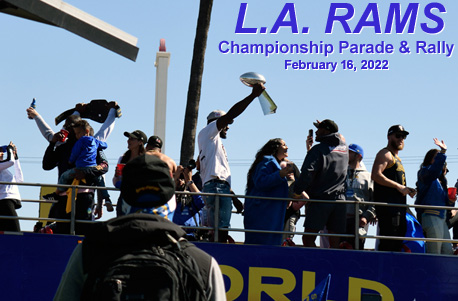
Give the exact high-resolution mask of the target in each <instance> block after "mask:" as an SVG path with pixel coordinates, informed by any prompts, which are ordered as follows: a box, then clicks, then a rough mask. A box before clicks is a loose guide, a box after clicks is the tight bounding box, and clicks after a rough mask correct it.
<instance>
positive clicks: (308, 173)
mask: <svg viewBox="0 0 458 301" xmlns="http://www.w3.org/2000/svg"><path fill="white" fill-rule="evenodd" d="M263 90H264V87H263V85H262V84H257V85H254V86H253V89H252V92H251V93H250V94H249V95H248V96H247V97H246V98H244V99H243V100H241V101H239V102H238V103H236V104H235V105H233V106H232V107H231V108H230V109H229V111H228V112H227V113H226V112H224V111H221V110H215V111H212V112H211V113H210V114H209V115H208V116H207V125H206V126H205V127H204V128H203V129H201V130H200V132H199V134H198V139H197V140H198V148H199V154H198V158H197V160H196V161H193V162H191V163H190V164H188V166H181V165H178V166H177V164H176V163H175V162H174V160H172V159H171V158H170V157H168V156H167V155H165V154H163V153H162V145H163V142H162V139H161V138H160V137H158V136H151V137H149V138H148V137H147V135H146V134H145V133H144V132H143V131H141V130H135V131H132V132H125V133H124V136H125V137H126V138H127V139H128V140H127V151H126V152H125V153H124V154H122V155H121V156H120V157H119V160H118V162H117V165H116V169H115V173H114V176H113V179H112V183H113V185H114V186H115V187H116V188H121V187H122V185H125V183H124V182H123V168H124V166H125V165H126V164H127V163H129V162H131V161H132V160H134V159H136V158H138V157H140V156H143V155H147V156H148V155H149V156H155V157H157V158H159V159H160V160H162V161H163V162H165V163H166V164H167V166H168V170H169V173H170V176H171V177H172V178H173V179H174V182H175V191H177V192H179V193H176V194H174V195H173V196H172V197H170V199H169V200H168V201H167V202H166V203H165V204H161V205H157V204H156V203H157V202H156V201H155V200H152V199H151V198H147V199H145V200H140V201H139V202H136V203H135V204H131V203H129V202H126V200H125V199H126V197H125V195H124V194H123V193H121V194H120V195H119V198H118V201H117V204H116V215H117V216H118V217H119V216H123V215H127V214H132V213H150V214H154V215H158V216H161V217H164V218H166V219H169V220H171V221H173V222H175V223H176V224H178V225H182V226H186V227H194V228H196V227H199V226H208V227H215V225H216V222H217V223H218V228H219V231H218V232H217V233H215V232H214V231H200V230H196V229H188V230H186V231H187V234H188V238H189V239H191V240H202V239H205V240H209V241H219V242H231V241H232V238H231V237H230V235H229V228H230V222H231V216H232V208H233V206H235V207H236V209H237V213H242V212H243V215H244V221H243V223H244V227H245V229H247V230H250V231H247V232H246V233H245V244H263V245H277V246H280V245H288V246H291V245H295V244H294V242H293V241H292V238H293V235H294V234H292V232H295V227H296V224H297V222H298V220H299V219H300V218H301V217H303V216H304V215H305V219H304V232H306V233H308V234H305V235H303V236H302V242H303V245H304V246H306V247H316V244H315V241H316V238H317V235H318V233H329V234H347V236H345V235H340V236H333V235H329V236H326V237H323V236H322V237H321V241H322V243H321V244H320V246H321V247H323V246H326V245H328V246H329V247H331V248H346V249H360V250H363V249H364V243H365V240H364V239H363V238H360V239H359V240H356V239H355V237H354V234H355V233H356V232H357V233H359V234H360V235H362V236H364V235H365V234H366V233H367V231H368V227H369V225H370V224H372V225H377V226H378V234H379V235H380V236H384V237H391V236H397V237H406V236H409V227H411V225H410V223H409V222H408V215H409V214H412V212H410V210H408V209H406V207H402V206H400V207H396V206H385V205H373V204H365V202H376V203H389V204H395V205H405V204H406V197H407V195H409V196H410V197H412V198H414V197H415V196H416V201H415V204H416V205H433V206H451V207H453V206H454V203H455V201H456V189H455V190H454V192H453V189H452V190H450V189H449V188H448V186H447V179H446V173H447V171H448V170H447V166H446V154H445V153H446V150H447V146H446V144H445V143H444V142H443V141H439V140H438V139H434V143H435V145H436V146H437V147H438V148H439V149H431V150H430V151H428V153H427V154H426V156H425V158H424V161H423V163H422V164H421V167H420V170H419V171H418V181H417V184H416V187H415V188H412V187H407V186H406V176H405V172H404V168H403V166H402V162H401V159H400V157H399V152H400V151H402V149H403V148H404V143H405V139H406V138H407V135H408V134H409V132H407V131H406V130H405V129H404V128H403V126H401V125H393V126H392V127H390V128H389V129H388V132H387V140H388V141H387V146H386V147H385V148H383V149H382V150H380V151H379V152H378V154H377V156H376V158H375V161H374V163H373V166H372V171H371V172H369V171H367V169H366V167H365V166H364V164H363V163H362V159H363V158H364V150H363V147H362V146H361V145H358V144H354V143H353V144H347V142H346V141H345V138H344V136H343V135H342V134H340V133H339V128H338V125H337V124H336V123H335V122H334V121H333V120H330V119H326V120H323V121H321V122H320V121H317V122H314V123H313V125H314V126H315V128H316V131H315V133H313V131H312V130H311V131H310V132H309V135H308V137H307V143H306V145H307V149H306V150H307V153H306V156H305V159H304V162H303V164H302V167H301V168H300V169H299V168H298V167H297V166H296V165H295V164H294V163H293V162H290V161H288V147H287V145H286V142H285V141H284V140H283V139H281V138H274V139H270V140H269V141H268V142H267V143H266V144H265V145H264V146H262V147H261V148H260V149H259V151H258V152H257V153H256V155H255V160H254V162H253V163H252V165H251V166H250V168H249V171H248V174H247V182H246V190H245V195H246V196H247V198H246V199H245V202H244V204H243V203H242V202H240V200H239V199H238V198H236V197H231V196H228V195H231V194H234V192H233V191H232V189H231V171H230V167H229V161H228V158H227V154H226V151H225V148H224V146H223V142H222V141H223V139H226V138H227V132H228V129H229V125H230V124H232V123H233V122H234V120H235V119H236V118H237V117H238V116H240V115H241V114H242V113H243V112H244V111H245V109H246V108H247V107H248V106H249V105H250V103H251V102H252V101H253V100H254V99H255V98H256V97H258V96H259V95H260V94H261V93H262V92H263ZM89 109H90V108H88V105H84V104H78V105H77V106H76V107H75V111H74V113H73V114H72V115H69V116H68V117H67V118H66V120H65V123H64V126H63V130H61V131H59V132H54V131H53V130H52V129H51V127H50V126H49V125H48V124H47V123H46V122H45V121H44V120H43V118H42V117H41V116H40V114H38V112H37V111H36V109H35V108H33V107H29V108H27V114H28V117H29V118H30V119H33V120H34V121H35V122H36V124H37V126H38V129H39V130H40V132H41V133H42V135H43V137H44V138H45V139H46V140H47V141H48V142H49V146H48V147H47V148H46V150H45V153H44V156H43V169H44V170H52V169H54V168H55V167H57V169H58V184H67V185H68V184H79V183H80V181H81V183H85V185H89V186H91V185H94V186H102V187H103V186H105V179H104V178H105V175H106V172H107V170H108V161H107V159H106V157H105V154H104V149H106V148H107V147H108V145H107V143H106V141H107V139H108V137H109V135H110V133H111V132H112V130H113V128H114V123H115V119H116V117H119V106H118V105H117V104H116V103H115V102H110V103H107V104H106V108H105V110H106V118H105V120H103V124H102V126H101V128H100V130H99V131H98V132H96V133H95V132H94V130H93V128H92V127H91V126H90V124H89V122H88V121H86V120H85V119H83V117H85V116H86V115H87V114H83V112H85V111H87V110H89ZM315 142H316V143H315ZM0 156H1V158H2V160H1V161H0V179H1V180H2V181H10V182H21V181H22V172H21V168H20V164H19V160H18V156H17V149H16V147H15V146H14V144H13V143H10V145H8V146H5V147H3V148H2V149H1V150H0ZM192 165H196V166H197V173H195V174H194V175H193V169H194V168H195V167H196V166H192ZM10 167H13V168H14V172H13V173H12V172H10V171H9V170H8V169H9V168H10ZM145 181H147V179H145ZM65 190H66V187H65V186H59V187H58V188H57V190H56V191H55V192H54V193H52V194H49V195H45V196H44V198H45V199H48V200H54V201H55V203H53V205H52V208H51V210H50V213H49V217H50V218H56V219H68V218H69V217H70V212H71V210H72V206H71V198H70V197H69V196H68V195H69V194H68V192H66V191H65ZM449 190H450V191H451V192H450V193H449ZM185 192H193V193H200V192H204V193H218V194H224V196H221V197H218V199H219V204H218V205H219V206H218V211H216V208H217V206H216V205H215V202H216V200H217V198H216V197H215V196H204V197H202V196H199V195H188V194H186V193H185ZM94 195H95V192H94V190H93V189H78V190H77V196H76V204H74V209H73V210H75V214H76V219H79V220H91V219H93V217H95V218H96V219H97V218H100V217H101V216H102V212H103V203H105V206H106V209H107V210H108V211H113V210H114V209H113V208H114V206H113V204H112V202H111V199H110V196H109V194H108V192H107V191H106V190H103V189H100V190H99V191H97V196H98V197H97V200H96V201H95V198H94ZM0 197H1V199H2V201H1V202H0V215H6V216H17V214H16V209H18V208H20V207H21V201H20V195H19V190H18V188H17V186H16V185H0ZM287 198H289V199H294V201H289V202H288V201H285V200H284V199H287ZM308 200H323V201H325V202H316V201H308ZM336 200H337V202H336ZM345 200H350V201H357V202H358V207H355V205H354V203H351V204H348V203H345V202H342V201H345ZM94 204H95V206H93V205H94ZM302 208H304V210H303V209H302ZM302 210H303V213H301V211H302ZM416 212H417V214H416V219H417V220H418V223H419V224H420V225H421V227H422V231H421V232H422V233H423V234H424V237H426V238H438V239H442V240H444V241H443V242H437V241H433V242H427V243H426V251H427V252H428V253H436V254H452V253H453V248H452V247H456V245H455V246H452V244H451V243H449V242H447V241H448V240H450V235H449V228H450V227H452V226H454V220H455V218H454V217H455V212H456V211H454V210H445V209H423V208H421V207H419V208H416ZM457 228H458V226H457ZM454 229H455V228H454ZM253 230H257V231H253ZM0 231H20V226H19V222H18V220H15V219H6V220H0ZM52 231H53V232H54V233H69V225H68V223H54V224H53V225H52ZM75 232H76V233H77V234H85V233H86V232H87V224H85V223H77V224H76V229H75ZM281 232H290V233H287V234H284V233H281ZM455 232H458V231H455V230H454V233H455ZM457 234H458V233H457ZM352 235H353V237H352ZM454 238H457V236H455V235H454ZM408 249H409V248H408V245H407V244H405V243H404V242H403V241H402V240H399V239H389V238H384V239H380V241H379V244H378V250H381V251H402V250H404V251H406V250H408Z"/></svg>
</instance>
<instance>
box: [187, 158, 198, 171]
mask: <svg viewBox="0 0 458 301" xmlns="http://www.w3.org/2000/svg"><path fill="white" fill-rule="evenodd" d="M186 168H187V169H190V170H192V169H194V168H196V160H194V159H191V160H189V162H188V165H187V166H186Z"/></svg>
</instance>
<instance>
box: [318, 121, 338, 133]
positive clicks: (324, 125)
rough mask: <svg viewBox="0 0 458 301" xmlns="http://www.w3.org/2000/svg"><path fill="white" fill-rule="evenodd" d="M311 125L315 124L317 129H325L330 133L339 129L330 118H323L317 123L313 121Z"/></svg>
mask: <svg viewBox="0 0 458 301" xmlns="http://www.w3.org/2000/svg"><path fill="white" fill-rule="evenodd" d="M313 125H314V126H316V128H318V129H325V130H328V131H330V132H331V133H337V132H338V131H339V127H338V126H337V124H336V123H335V122H334V121H333V120H331V119H325V120H323V121H321V122H319V123H318V122H314V123H313Z"/></svg>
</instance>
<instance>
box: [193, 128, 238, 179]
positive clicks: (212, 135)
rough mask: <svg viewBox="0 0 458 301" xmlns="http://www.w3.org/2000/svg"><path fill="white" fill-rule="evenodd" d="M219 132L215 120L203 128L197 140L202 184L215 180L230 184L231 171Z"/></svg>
mask: <svg viewBox="0 0 458 301" xmlns="http://www.w3.org/2000/svg"><path fill="white" fill-rule="evenodd" d="M219 132H220V131H218V127H217V126H216V120H215V121H213V122H210V123H209V124H208V125H207V126H206V127H204V128H203V129H202V130H201V131H200V132H199V136H198V138H197V141H198V144H199V159H200V176H201V177H202V183H203V184H205V183H206V182H208V181H210V180H212V179H217V178H218V179H220V180H224V181H227V182H228V183H229V185H230V184H231V170H230V168H229V162H228V160H227V155H226V150H225V149H224V146H223V142H222V141H221V137H220V136H219Z"/></svg>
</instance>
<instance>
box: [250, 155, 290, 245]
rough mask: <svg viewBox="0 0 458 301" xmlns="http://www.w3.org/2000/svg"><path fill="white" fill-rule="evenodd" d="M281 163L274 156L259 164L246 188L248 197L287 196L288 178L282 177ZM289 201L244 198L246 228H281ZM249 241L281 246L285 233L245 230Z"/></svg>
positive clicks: (267, 157) (272, 229) (265, 158)
mask: <svg viewBox="0 0 458 301" xmlns="http://www.w3.org/2000/svg"><path fill="white" fill-rule="evenodd" d="M280 169H281V168H280V165H279V164H278V162H277V159H275V158H274V157H273V156H265V157H264V159H263V160H262V161H261V162H260V163H259V164H258V165H257V166H256V170H255V172H254V173H253V177H252V179H250V180H251V181H253V185H252V186H251V188H250V190H249V191H247V195H249V196H262V197H274V198H288V181H287V180H286V177H280V173H279V170H280ZM286 206H287V201H278V200H261V199H251V198H247V199H245V214H244V220H243V223H244V226H245V229H256V230H271V231H282V230H283V227H284V219H285V212H286ZM245 243H246V244H263V245H278V246H279V245H281V243H282V234H261V233H248V232H247V233H245Z"/></svg>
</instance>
